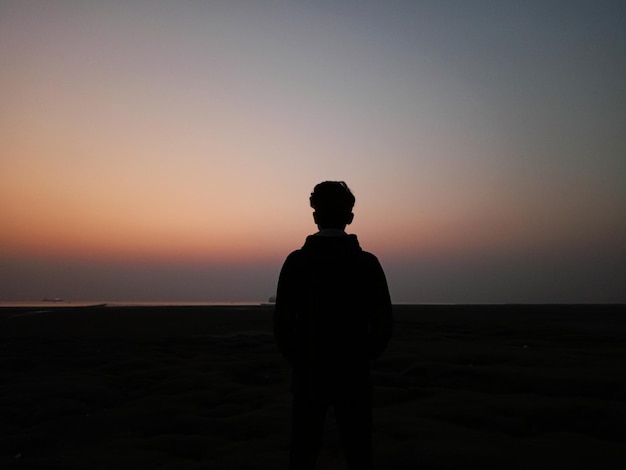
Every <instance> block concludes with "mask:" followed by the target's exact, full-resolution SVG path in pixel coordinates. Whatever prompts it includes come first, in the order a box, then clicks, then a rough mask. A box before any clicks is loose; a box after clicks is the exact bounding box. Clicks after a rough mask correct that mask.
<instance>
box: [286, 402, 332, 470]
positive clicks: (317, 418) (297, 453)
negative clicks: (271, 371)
mask: <svg viewBox="0 0 626 470" xmlns="http://www.w3.org/2000/svg"><path fill="white" fill-rule="evenodd" d="M327 409H328V404H327V403H326V402H325V401H323V400H319V399H315V397H313V396H311V394H310V393H294V396H293V414H292V425H291V454H290V462H289V468H290V469H291V470H313V469H314V468H315V462H316V461H317V456H318V454H319V450H320V447H321V444H322V432H323V430H324V420H325V418H326V410H327Z"/></svg>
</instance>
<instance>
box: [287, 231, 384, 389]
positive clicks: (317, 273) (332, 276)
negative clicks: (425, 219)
mask: <svg viewBox="0 0 626 470" xmlns="http://www.w3.org/2000/svg"><path fill="white" fill-rule="evenodd" d="M391 325H392V317H391V302H390V299H389V293H388V290H387V283H386V281H385V276H384V273H383V271H382V268H381V267H380V264H379V262H378V260H377V259H376V257H375V256H374V255H372V254H370V253H367V252H365V251H363V250H361V248H360V246H359V243H358V240H357V237H356V236H355V235H340V236H321V235H312V236H309V237H308V238H307V240H306V243H305V245H304V246H303V248H302V249H301V250H297V251H295V252H293V253H292V254H291V255H289V257H288V258H287V260H286V261H285V264H284V266H283V270H282V272H281V276H280V279H279V284H278V294H277V298H276V318H275V333H276V338H277V342H278V345H279V348H280V350H281V353H282V354H283V355H284V356H285V357H286V358H287V359H288V360H289V361H290V362H291V363H292V364H293V366H294V368H295V370H294V372H295V374H296V376H295V377H294V379H296V384H297V382H298V379H302V380H307V379H308V380H313V381H315V382H319V381H320V380H321V381H323V382H326V381H328V380H332V381H341V382H344V383H346V382H347V383H346V385H349V383H350V382H351V381H353V380H355V379H356V378H357V376H360V377H361V378H364V377H363V376H364V375H365V374H367V375H369V361H370V360H371V359H375V358H376V357H378V355H380V353H381V352H382V350H383V349H384V348H385V346H386V344H387V342H388V341H389V337H390V335H391ZM308 380H307V381H308ZM296 384H295V385H296Z"/></svg>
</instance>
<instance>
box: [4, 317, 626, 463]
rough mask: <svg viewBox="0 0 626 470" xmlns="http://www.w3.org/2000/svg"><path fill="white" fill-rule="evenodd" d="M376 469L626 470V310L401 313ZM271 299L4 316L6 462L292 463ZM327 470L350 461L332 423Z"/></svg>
mask: <svg viewBox="0 0 626 470" xmlns="http://www.w3.org/2000/svg"><path fill="white" fill-rule="evenodd" d="M394 312H395V317H396V325H395V332H394V338H393V340H392V343H391V345H390V347H389V349H388V350H387V352H386V353H385V354H384V356H383V357H382V358H381V359H380V360H379V361H378V362H376V363H375V364H374V366H373V377H374V381H375V384H376V391H375V407H374V428H375V431H374V458H375V463H376V468H378V469H390V470H391V469H413V468H419V469H483V470H484V469H491V468H493V469H544V468H545V469H551V470H552V469H555V468H567V469H589V468H593V469H623V468H626V444H625V442H626V373H625V372H626V310H625V308H624V306H597V305H590V306H513V305H510V306H472V307H468V306H421V307H417V306H396V307H394ZM271 313H272V310H271V307H263V306H259V307H225V308H220V307H160V308H159V307H133V308H124V307H114V308H112V307H94V308H85V307H74V308H67V307H58V308H57V307H50V308H48V309H41V308H4V309H0V370H1V371H2V374H1V377H0V467H2V468H8V469H12V468H20V469H21V468H23V469H44V468H45V469H49V468H60V469H62V468H66V469H131V468H132V469H200V468H203V469H208V468H210V469H281V468H286V465H287V458H288V450H289V414H290V399H291V398H290V393H289V379H290V376H289V369H288V368H287V366H286V364H285V363H284V362H283V361H282V359H281V358H280V356H279V355H278V353H277V351H276V348H275V346H274V342H273V338H272V336H271V334H270V331H271ZM318 468H319V469H333V468H345V466H344V462H343V457H342V454H341V448H340V445H339V442H338V437H337V433H336V430H335V428H334V423H333V420H332V417H331V416H329V420H328V423H327V427H326V431H325V437H324V447H323V450H322V454H321V456H320V462H319V465H318Z"/></svg>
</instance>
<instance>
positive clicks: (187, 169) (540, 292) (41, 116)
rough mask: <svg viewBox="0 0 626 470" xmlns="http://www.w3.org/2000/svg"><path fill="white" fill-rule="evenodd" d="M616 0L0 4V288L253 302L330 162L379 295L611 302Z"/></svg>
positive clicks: (621, 250)
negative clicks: (373, 264) (378, 282)
mask: <svg viewBox="0 0 626 470" xmlns="http://www.w3.org/2000/svg"><path fill="white" fill-rule="evenodd" d="M625 58H626V3H625V2H624V1H623V0H619V1H603V0H595V1H576V0H568V1H546V0H538V1H506V0H492V1H487V0H484V1H481V0H477V1H446V0H436V1H414V0H406V1H398V0H385V1H373V0H372V1H368V0H360V1H357V0H350V1H330V0H328V1H315V2H304V1H301V2H297V1H291V2H290V1H271V0H267V1H265V0H254V1H253V0H250V1H237V0H225V1H210V0H207V1H199V0H198V1H170V2H166V1H152V0H145V1H132V0H131V1H124V2H122V1H111V2H101V1H86V0H83V1H64V0H57V1H44V0H42V1H29V0H18V1H7V0H2V1H0V64H1V67H2V72H1V73H0V100H1V103H2V106H1V107H0V145H1V148H0V227H1V228H0V300H36V299H40V298H42V297H45V296H47V297H51V296H62V297H64V298H66V299H76V300H79V299H102V300H162V301H166V300H170V301H179V300H187V301H196V300H207V301H222V300H235V301H252V300H264V299H266V298H267V297H269V295H271V294H273V293H274V290H275V284H276V280H277V277H278V273H279V270H280V266H281V264H282V262H283V260H284V258H285V256H286V255H287V254H288V253H289V252H290V251H291V250H293V249H296V248H298V247H300V246H301V245H302V243H303V241H304V238H305V236H306V235H307V234H309V233H312V232H314V231H315V226H314V225H313V221H312V217H311V209H310V208H309V207H308V196H309V193H310V192H311V190H312V188H313V186H314V185H315V184H316V183H318V182H320V181H323V180H345V181H346V182H347V183H348V185H349V186H350V187H351V188H352V190H353V192H354V193H355V196H356V198H357V203H356V206H355V214H356V216H355V221H354V223H353V224H352V226H350V227H349V230H348V231H349V232H351V233H357V234H358V235H359V238H360V241H361V244H362V246H363V247H364V248H365V249H367V250H368V251H372V252H374V253H375V254H376V255H377V256H378V257H379V259H380V261H381V263H382V264H383V267H384V268H385V270H386V272H387V276H388V281H389V285H390V290H391V294H392V298H393V300H394V301H395V302H458V303H463V302H469V303H474V302H487V303H490V302H626V137H625V136H626V133H625V132H624V129H625V127H626V85H625V83H626V82H625V77H626V59H625Z"/></svg>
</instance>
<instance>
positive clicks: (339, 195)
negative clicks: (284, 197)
mask: <svg viewBox="0 0 626 470" xmlns="http://www.w3.org/2000/svg"><path fill="white" fill-rule="evenodd" d="M309 202H310V203H311V207H312V208H313V209H315V212H316V214H317V221H318V224H319V225H321V226H323V227H327V228H340V227H345V226H346V224H347V223H349V221H350V220H351V219H350V214H351V213H352V208H353V207H354V203H355V198H354V195H353V194H352V191H350V188H348V185H347V184H346V183H344V182H343V181H324V182H323V183H320V184H318V185H316V186H315V188H313V192H312V193H311V197H310V198H309Z"/></svg>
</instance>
